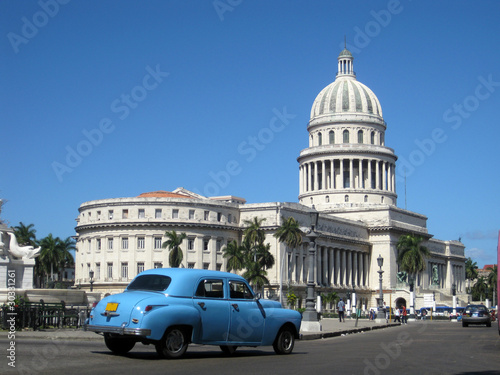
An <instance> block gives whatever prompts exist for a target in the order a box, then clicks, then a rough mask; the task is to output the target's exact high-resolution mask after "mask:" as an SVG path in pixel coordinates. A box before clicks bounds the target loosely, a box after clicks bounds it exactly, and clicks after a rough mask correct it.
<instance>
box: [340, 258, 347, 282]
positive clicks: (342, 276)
mask: <svg viewBox="0 0 500 375" xmlns="http://www.w3.org/2000/svg"><path fill="white" fill-rule="evenodd" d="M340 251H341V257H342V263H341V265H340V285H346V282H345V280H346V250H344V249H341V250H340Z"/></svg>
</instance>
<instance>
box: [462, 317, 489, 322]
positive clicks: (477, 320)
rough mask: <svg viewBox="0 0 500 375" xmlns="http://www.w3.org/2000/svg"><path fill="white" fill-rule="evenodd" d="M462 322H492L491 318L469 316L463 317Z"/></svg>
mask: <svg viewBox="0 0 500 375" xmlns="http://www.w3.org/2000/svg"><path fill="white" fill-rule="evenodd" d="M462 322H464V323H467V324H488V323H491V319H490V318H467V317H462Z"/></svg>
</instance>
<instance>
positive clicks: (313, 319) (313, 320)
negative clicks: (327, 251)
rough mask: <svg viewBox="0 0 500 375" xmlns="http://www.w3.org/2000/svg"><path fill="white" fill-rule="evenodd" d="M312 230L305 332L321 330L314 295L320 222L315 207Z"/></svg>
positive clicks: (310, 232)
mask: <svg viewBox="0 0 500 375" xmlns="http://www.w3.org/2000/svg"><path fill="white" fill-rule="evenodd" d="M309 214H310V218H311V230H310V231H309V233H308V234H307V236H306V237H307V238H308V240H309V249H308V273H307V274H308V276H307V297H306V310H305V311H304V313H303V314H302V327H301V330H302V331H305V332H318V331H321V323H320V322H319V320H318V312H317V311H316V309H315V308H314V303H315V301H316V298H315V297H314V288H315V286H316V284H315V282H314V268H315V267H314V264H315V261H314V255H315V253H316V239H317V238H318V234H317V233H316V232H315V231H314V230H315V229H316V225H317V223H318V216H319V213H318V211H316V210H315V209H314V206H313V211H311V212H310V213H309Z"/></svg>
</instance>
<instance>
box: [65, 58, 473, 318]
mask: <svg viewBox="0 0 500 375" xmlns="http://www.w3.org/2000/svg"><path fill="white" fill-rule="evenodd" d="M353 61H354V58H353V56H352V54H351V53H350V52H349V51H348V50H347V49H344V50H343V51H342V52H341V53H340V55H339V57H338V71H337V75H336V78H335V81H334V82H332V83H331V84H329V85H328V86H326V87H325V88H324V89H323V90H322V91H321V92H320V93H319V95H318V96H317V97H316V99H315V100H314V103H313V105H312V109H311V118H310V121H309V123H308V125H307V130H308V132H309V144H308V148H306V149H304V150H302V151H301V152H300V155H299V157H298V159H297V160H298V162H299V197H298V198H299V203H291V202H273V203H255V204H247V203H246V202H245V200H244V199H243V198H238V197H234V196H224V197H204V196H201V195H198V194H195V193H193V192H191V191H188V190H186V189H183V188H178V189H176V190H174V191H173V192H166V191H156V192H151V193H143V194H140V195H139V196H137V197H132V198H112V199H102V200H95V201H90V202H85V203H83V204H82V205H81V206H80V208H79V215H78V218H77V226H76V232H77V252H76V262H75V265H76V284H77V285H79V286H80V287H81V288H85V289H89V288H90V287H91V285H92V287H93V289H94V290H95V291H98V292H101V293H102V294H105V293H117V292H120V291H122V290H123V289H124V288H125V287H126V285H127V284H128V283H129V282H130V280H131V279H133V278H134V277H135V276H136V275H137V274H138V273H140V272H142V271H143V270H145V269H149V268H155V267H168V249H163V247H162V244H163V242H164V241H165V240H166V237H165V232H167V231H169V232H171V231H174V230H175V231H176V232H177V233H186V238H185V239H184V240H183V242H182V245H181V248H182V250H183V254H184V257H183V260H182V263H181V267H186V268H205V269H212V270H223V271H225V270H226V264H227V260H226V259H225V258H224V256H223V250H224V248H225V247H226V246H227V245H228V244H229V243H230V242H231V241H233V240H235V241H237V242H238V243H241V242H242V238H243V231H244V229H245V227H246V225H245V222H247V221H251V220H252V219H253V218H255V217H257V218H259V219H264V221H263V223H262V228H263V229H264V231H265V234H266V239H265V243H266V244H267V243H268V244H269V245H270V251H271V253H272V254H273V256H274V259H275V265H274V267H273V268H271V269H268V270H267V273H268V275H267V277H268V279H269V281H270V285H268V286H266V292H265V297H268V298H278V297H279V293H280V290H281V287H280V286H282V287H283V292H282V293H283V294H285V293H286V292H287V291H288V290H290V289H293V290H294V291H295V292H296V293H298V294H299V296H300V297H301V298H302V301H304V300H305V293H306V284H307V278H308V272H309V269H308V264H309V263H308V261H307V260H308V248H309V241H310V237H308V235H307V231H305V233H304V237H303V241H304V242H303V245H302V246H300V247H299V248H297V249H286V248H285V246H284V244H282V243H280V242H279V241H278V240H277V239H276V238H275V237H274V234H275V233H276V231H277V230H278V228H279V227H280V226H281V225H282V223H283V220H284V219H286V218H288V217H294V218H295V219H296V220H297V221H298V222H299V223H300V225H301V227H306V228H310V227H311V219H310V214H311V213H319V219H318V223H317V225H316V227H315V233H316V234H317V235H318V237H317V238H316V240H315V243H316V247H315V254H314V259H313V262H312V264H313V265H314V269H313V273H314V281H315V284H316V289H317V292H318V293H328V292H331V291H336V292H337V293H338V294H339V295H340V296H348V295H351V294H352V293H353V292H355V293H356V296H357V297H358V298H359V299H360V300H361V301H362V308H363V309H364V310H367V309H369V308H371V307H375V306H376V298H377V297H378V294H379V274H378V271H379V270H380V268H379V265H378V262H377V258H379V257H381V258H383V259H384V262H383V266H382V269H381V270H382V271H384V272H383V280H382V285H383V291H384V294H385V296H386V302H387V304H388V305H391V306H395V305H400V304H405V305H406V306H410V301H409V299H410V287H409V282H408V280H407V279H405V275H404V274H403V273H401V272H399V271H400V270H399V269H398V265H397V262H396V259H397V254H398V251H397V249H396V244H397V242H398V239H399V238H400V237H401V235H404V234H415V235H419V236H422V238H423V239H424V242H423V245H424V246H426V247H427V248H428V249H429V250H430V252H431V256H430V257H429V258H428V259H427V260H426V262H427V264H426V270H425V271H423V272H421V273H420V274H418V275H417V276H416V279H415V280H414V286H415V292H416V299H415V305H414V306H415V307H416V308H419V307H429V304H430V301H429V299H428V298H429V296H432V299H433V303H442V304H447V305H451V299H452V294H453V292H456V293H457V296H458V299H459V303H461V304H462V305H463V304H464V303H466V302H467V295H466V293H465V256H464V245H463V244H462V243H461V242H459V241H442V240H437V239H434V238H433V235H432V234H429V233H428V231H427V227H426V222H427V218H426V217H425V216H424V215H421V214H418V213H415V212H411V211H408V210H404V209H401V208H399V207H397V194H396V183H395V181H396V179H395V172H396V160H397V156H396V155H395V153H394V150H393V149H391V148H389V147H386V146H385V131H386V129H387V124H386V123H385V121H384V119H383V115H382V107H381V105H380V102H379V100H378V99H377V97H376V96H375V94H374V93H373V92H372V90H370V89H369V88H368V87H367V86H365V85H364V84H362V83H361V82H358V81H357V79H356V74H355V72H354V65H353ZM91 271H92V273H91ZM91 275H92V276H93V277H92V280H91V279H90V276H91ZM91 281H92V283H91ZM389 293H390V295H389ZM283 294H282V295H283ZM302 303H303V302H302Z"/></svg>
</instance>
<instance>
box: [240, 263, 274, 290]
mask: <svg viewBox="0 0 500 375" xmlns="http://www.w3.org/2000/svg"><path fill="white" fill-rule="evenodd" d="M246 268H247V269H246V271H245V273H244V274H243V277H244V278H245V279H247V280H248V282H249V283H250V284H251V285H253V286H254V288H255V289H257V290H258V289H260V288H263V287H264V285H266V284H269V280H268V279H267V272H266V271H265V270H264V269H263V267H262V266H261V265H260V264H259V263H258V262H251V263H249V264H247V267H246Z"/></svg>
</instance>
